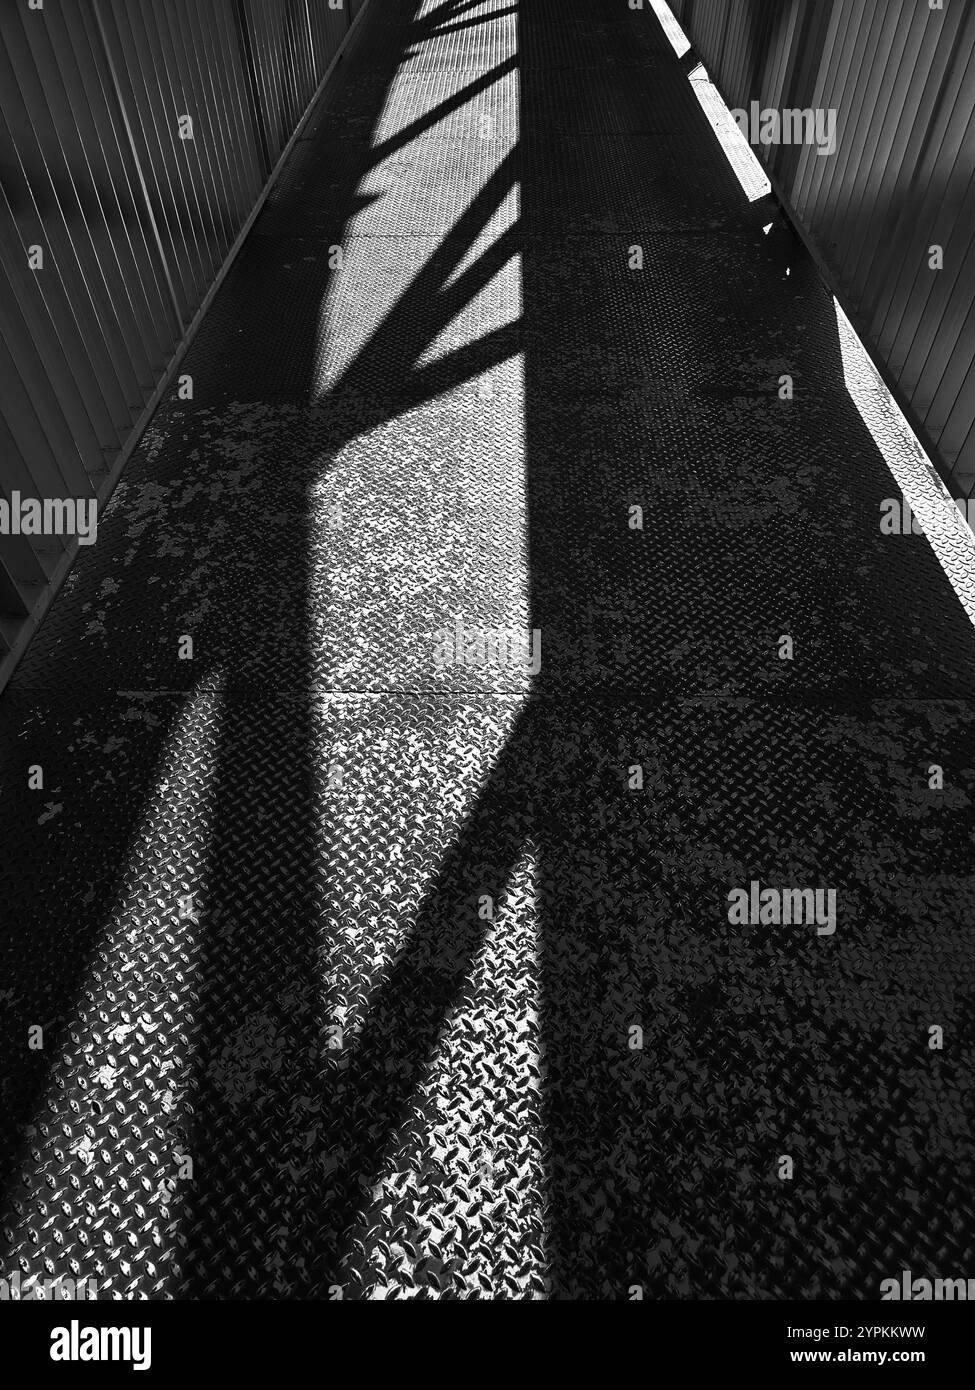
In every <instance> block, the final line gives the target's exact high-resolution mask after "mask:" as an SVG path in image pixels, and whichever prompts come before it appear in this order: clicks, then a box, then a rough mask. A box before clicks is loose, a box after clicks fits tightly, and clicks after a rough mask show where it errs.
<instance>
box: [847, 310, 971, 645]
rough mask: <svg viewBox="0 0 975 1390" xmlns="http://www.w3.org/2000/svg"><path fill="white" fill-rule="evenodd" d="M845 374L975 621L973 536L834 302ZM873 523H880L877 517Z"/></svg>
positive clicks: (853, 396)
mask: <svg viewBox="0 0 975 1390" xmlns="http://www.w3.org/2000/svg"><path fill="white" fill-rule="evenodd" d="M833 304H834V306H835V309H836V323H837V328H838V330H839V340H840V351H841V353H842V357H843V375H844V378H845V381H846V389H847V390H848V391H849V393H850V398H851V399H852V401H853V403H854V405H855V406H856V408H857V410H858V411H859V412H860V417H861V419H862V420H863V423H864V424H865V425H866V427H867V429H868V430H869V431H870V433H871V435H872V436H873V438H874V441H875V443H876V445H877V448H878V449H879V450H880V452H881V454H883V457H884V462H885V463H886V464H887V467H888V468H889V469H890V471H891V473H892V474H893V475H894V478H895V479H896V482H897V485H898V487H899V488H900V490H901V492H902V493H903V495H904V499H905V501H906V502H907V503H908V505H909V506H910V508H911V511H912V512H913V513H914V516H915V517H916V519H917V522H918V525H919V526H920V527H921V529H922V530H923V532H924V534H925V536H927V538H928V540H929V542H930V544H931V548H932V550H933V551H934V553H935V555H936V556H937V557H938V561H939V562H940V564H941V568H942V569H943V570H944V572H945V574H946V575H947V577H948V581H949V583H950V584H951V587H952V588H953V589H954V591H955V593H956V594H957V595H958V598H959V600H960V601H961V604H962V607H963V608H964V609H965V612H966V613H967V614H968V616H969V618H970V619H971V621H972V622H973V623H975V533H973V532H972V530H971V529H970V527H969V526H968V524H967V522H966V521H965V520H964V518H963V517H962V515H961V512H960V511H959V509H958V507H957V506H956V505H955V503H954V502H953V501H952V499H951V496H950V494H949V492H948V490H947V489H946V487H945V485H944V483H943V482H942V481H941V479H940V477H939V476H938V474H937V471H936V470H935V467H934V465H933V463H932V462H931V460H930V459H929V458H928V456H927V454H926V453H925V451H924V447H923V446H922V444H921V442H920V440H919V439H918V437H917V435H916V434H915V433H914V431H913V430H912V429H911V427H910V425H909V424H908V422H907V420H906V418H905V416H904V413H903V411H902V410H901V409H900V407H899V406H898V404H897V402H896V401H895V400H894V398H893V396H892V395H891V394H890V392H889V391H888V389H887V386H886V384H885V382H884V380H883V377H881V375H880V373H879V372H878V371H877V368H876V367H875V366H874V364H873V362H872V361H871V359H870V356H869V354H868V352H867V350H866V348H865V347H864V346H863V343H862V342H861V341H860V339H859V337H858V336H857V333H856V330H855V329H854V327H853V325H852V324H851V323H850V320H849V319H848V318H847V316H846V314H845V313H844V312H843V310H842V308H841V307H840V304H839V302H838V301H837V300H836V299H835V298H834V300H833ZM877 524H878V526H879V524H880V517H879V514H878V518H877Z"/></svg>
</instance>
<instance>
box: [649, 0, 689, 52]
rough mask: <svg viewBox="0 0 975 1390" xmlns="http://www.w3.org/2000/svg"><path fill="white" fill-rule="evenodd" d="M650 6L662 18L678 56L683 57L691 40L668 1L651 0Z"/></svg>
mask: <svg viewBox="0 0 975 1390" xmlns="http://www.w3.org/2000/svg"><path fill="white" fill-rule="evenodd" d="M650 6H651V8H652V10H653V12H654V14H655V15H656V16H657V18H658V19H659V20H660V27H661V29H663V31H664V33H665V34H666V35H667V37H668V39H669V40H670V42H671V46H672V47H673V50H674V52H675V53H676V54H677V56H678V58H683V56H684V54H685V53H687V52H688V51H689V50H690V47H691V41H690V39H689V38H688V37H687V35H686V34H685V33H684V31H683V29H682V28H681V27H680V24H679V23H678V22H677V17H676V15H675V14H674V12H673V10H672V9H671V8H670V6H669V5H668V4H667V3H666V0H650Z"/></svg>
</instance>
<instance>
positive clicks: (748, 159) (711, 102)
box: [689, 63, 772, 203]
mask: <svg viewBox="0 0 975 1390" xmlns="http://www.w3.org/2000/svg"><path fill="white" fill-rule="evenodd" d="M689 76H690V83H691V86H692V87H693V89H694V95H695V96H696V97H697V99H698V101H699V102H700V105H701V110H702V111H703V112H704V114H705V116H707V118H708V121H709V122H710V124H711V129H712V130H713V131H714V133H715V135H716V136H717V137H718V142H719V143H720V145H721V148H722V149H723V150H724V153H725V157H726V159H727V160H728V163H729V164H730V165H731V167H732V169H733V170H734V172H735V176H736V178H737V179H738V182H739V183H740V184H741V186H742V188H743V189H744V190H745V193H746V194H747V196H748V201H749V202H750V203H754V202H756V201H757V199H759V198H764V197H766V196H767V194H769V193H771V191H772V185H771V183H769V178H768V174H766V172H765V170H764V169H763V168H762V166H761V163H760V162H759V159H758V156H757V155H756V154H755V151H754V150H753V149H752V147H751V145H750V144H749V143H748V141H747V139H746V138H745V134H744V132H743V131H742V130H741V129H740V128H739V126H738V123H737V121H736V120H735V118H734V116H732V114H731V112H730V111H729V110H728V107H727V106H726V105H725V102H724V98H723V97H722V95H721V93H720V92H719V91H718V89H717V87H716V86H715V85H714V83H713V82H712V81H711V80H710V78H709V77H708V74H707V71H706V70H705V68H704V65H703V64H702V63H698V65H697V67H696V68H695V69H694V71H693V72H692V73H690V74H689Z"/></svg>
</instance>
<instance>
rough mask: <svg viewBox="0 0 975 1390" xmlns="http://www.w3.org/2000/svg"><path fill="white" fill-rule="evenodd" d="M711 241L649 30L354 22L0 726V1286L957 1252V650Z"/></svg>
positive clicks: (771, 262)
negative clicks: (745, 910)
mask: <svg viewBox="0 0 975 1390" xmlns="http://www.w3.org/2000/svg"><path fill="white" fill-rule="evenodd" d="M769 220H771V215H770V213H769V209H768V207H767V206H766V205H763V204H761V203H759V204H755V205H749V204H748V203H747V202H746V200H745V198H744V195H743V194H742V192H741V190H740V188H739V185H738V183H737V182H736V180H735V178H734V175H733V174H732V173H731V171H730V170H729V168H728V166H727V163H726V162H725V159H724V156H723V155H722V154H721V151H720V149H719V147H718V145H717V144H716V142H715V138H714V135H713V133H712V130H711V128H710V126H709V124H708V121H707V118H706V117H705V116H704V114H703V113H702V112H701V110H700V108H699V106H698V104H697V102H696V100H695V97H694V95H693V93H692V91H691V89H690V86H689V84H688V83H687V81H686V80H685V78H684V76H683V74H682V72H681V70H680V66H679V64H678V62H677V60H676V59H675V58H674V56H673V53H672V50H671V48H670V46H669V44H668V43H667V40H666V38H665V37H664V35H663V33H662V32H661V30H660V28H659V25H658V22H657V20H656V19H655V18H654V16H653V14H652V13H651V12H650V11H649V9H648V10H647V11H646V12H642V11H632V10H630V9H629V8H628V7H627V6H626V5H625V4H623V3H621V2H619V0H615V2H614V0H587V3H583V2H582V0H520V3H518V4H517V5H515V4H513V3H512V0H483V3H473V4H465V3H464V2H463V0H422V3H421V2H420V0H402V3H399V4H393V3H392V2H391V0H372V6H371V9H370V11H369V12H367V13H366V16H365V17H364V19H363V21H362V23H361V25H360V30H359V34H358V38H357V39H356V41H355V43H354V45H353V47H352V48H351V50H350V51H349V53H348V55H347V57H346V59H345V61H344V62H343V64H342V65H341V66H340V69H339V74H338V76H337V78H336V80H335V81H334V82H333V83H332V85H331V86H330V88H329V89H328V90H327V91H326V93H325V94H324V95H323V98H322V99H321V101H320V103H319V106H318V107H317V108H316V110H315V112H314V113H313V116H312V118H311V120H310V122H309V124H308V126H307V127H306V130H305V133H304V138H303V139H302V140H301V141H299V142H298V145H297V147H296V150H295V152H294V154H293V156H292V159H291V161H290V163H289V165H288V167H287V169H286V170H285V172H284V175H283V177H282V178H281V180H280V182H279V184H278V185H277V188H276V191H275V194H274V196H273V197H272V198H271V200H270V201H269V203H268V205H267V207H266V208H265V210H264V212H263V213H262V215H261V217H260V218H259V220H258V222H257V224H256V225H255V228H254V231H253V233H252V234H251V236H250V237H249V239H248V241H247V243H246V245H245V247H244V249H243V251H242V252H241V254H240V256H239V257H238V259H237V261H236V263H235V265H234V267H233V269H232V271H231V273H230V274H229V276H228V277H227V279H226V281H225V283H224V285H223V287H222V289H221V291H220V293H219V295H218V297H217V299H216V301H215V303H214V305H213V306H212V308H211V310H210V312H209V314H208V315H207V318H206V320H205V322H204V324H203V326H202V328H201V330H200V333H199V335H198V337H197V339H196V341H195V343H194V346H193V348H192V350H191V352H190V354H189V356H188V358H187V360H186V362H185V364H184V366H183V368H182V371H183V372H184V373H188V374H189V375H191V376H192V378H193V397H192V399H189V400H185V399H179V398H178V396H177V395H176V393H175V392H174V393H173V395H172V396H171V398H170V399H168V400H167V401H165V402H164V403H163V405H162V406H161V407H160V409H159V411H158V412H157V415H156V417H155V419H154V421H153V423H152V426H151V427H150V429H149V431H148V432H147V434H146V436H145V438H144V441H143V443H142V446H141V448H140V450H139V452H138V454H137V456H136V457H134V458H133V460H132V462H131V465H130V467H129V468H128V470H127V473H126V476H125V480H124V482H123V484H122V485H121V486H120V488H119V489H118V492H117V494H116V496H115V498H114V499H113V502H112V505H111V507H110V509H109V510H108V512H107V513H106V514H105V515H104V516H103V517H102V518H101V519H100V527H99V540H98V544H97V545H96V546H95V547H92V548H91V549H88V550H85V551H83V552H82V555H81V558H80V559H79V561H78V564H77V566H76V568H75V570H74V572H73V574H72V576H71V578H70V580H69V583H68V585H67V586H66V587H65V589H64V590H63V591H62V593H61V595H60V596H59V599H58V601H57V602H56V604H55V605H54V608H53V610H52V612H51V614H50V616H49V617H48V619H47V620H46V622H45V624H44V626H43V629H42V630H41V632H40V634H39V636H38V637H37V639H36V640H35V642H34V643H33V645H32V647H31V649H30V651H29V653H28V655H27V657H26V658H25V660H24V661H23V663H22V665H21V667H20V669H19V671H18V673H17V675H16V678H15V679H14V681H13V682H12V684H11V686H10V687H9V688H8V690H7V691H6V692H5V694H4V696H3V698H2V702H0V718H2V720H3V733H4V737H3V769H2V774H3V775H2V786H3V795H2V797H0V817H2V823H3V832H4V841H5V845H6V853H5V855H4V857H3V863H2V869H0V874H2V890H3V898H4V902H5V903H6V905H7V911H6V914H5V915H6V918H7V925H6V928H5V931H4V933H3V935H2V937H0V1002H2V1009H0V1020H2V1025H0V1026H2V1037H3V1047H2V1049H0V1094H2V1101H3V1106H2V1109H3V1115H4V1125H3V1133H2V1146H0V1152H2V1163H3V1170H2V1171H3V1179H4V1195H3V1200H2V1214H0V1239H2V1245H3V1259H2V1262H0V1273H3V1274H6V1273H8V1272H10V1271H12V1270H14V1269H19V1270H20V1271H21V1272H22V1275H23V1276H25V1277H31V1276H35V1277H38V1278H44V1277H52V1276H56V1275H72V1276H74V1277H86V1278H89V1277H90V1278H94V1279H95V1281H96V1283H97V1285H98V1288H99V1293H100V1296H102V1297H150V1298H186V1297H205V1298H220V1297H224V1298H226V1297H251V1298H276V1297H321V1298H329V1297H331V1298H336V1297H343V1298H352V1299H354V1298H403V1297H410V1298H412V1297H421V1298H430V1297H450V1298H452V1297H495V1298H547V1297H552V1298H575V1299H580V1298H598V1299H627V1298H631V1297H633V1296H634V1294H633V1290H634V1288H635V1287H636V1288H638V1289H639V1290H641V1291H642V1294H643V1296H644V1297H645V1298H693V1297H707V1298H711V1297H716V1298H783V1297H795V1298H836V1297H843V1296H848V1297H854V1298H875V1297H877V1296H878V1293H879V1285H880V1282H881V1280H882V1279H884V1278H887V1277H890V1276H891V1275H896V1274H897V1273H898V1272H899V1271H900V1269H902V1268H905V1267H907V1268H910V1269H912V1270H913V1271H914V1272H915V1274H921V1273H924V1274H927V1275H930V1276H937V1277H951V1276H965V1275H967V1274H969V1273H971V1272H972V1270H973V1269H975V1248H973V1247H975V1236H973V1231H975V1226H973V1219H972V1218H973V1199H972V1195H971V1194H972V1192H973V1181H972V1179H973V1161H972V1160H973V1149H972V1138H971V1109H972V1077H973V1050H975V1032H973V1021H972V1020H973V1010H972V1001H973V988H975V949H973V944H972V935H971V923H972V920H973V911H975V875H973V867H972V853H973V838H975V837H973V831H975V820H973V796H975V726H973V721H972V710H971V703H970V701H971V692H972V690H973V688H975V686H973V677H975V633H973V630H972V626H971V623H970V622H969V620H968V618H967V617H966V615H965V613H964V611H963V608H962V606H961V604H960V602H959V600H958V598H957V597H956V595H955V594H954V592H953V591H952V589H951V587H950V585H949V584H948V581H947V580H946V578H945V576H944V574H943V572H942V570H941V568H940V566H939V564H938V562H937V560H936V558H935V556H934V554H933V552H932V550H931V548H930V546H929V544H928V542H927V541H926V539H925V538H924V537H923V536H905V537H890V536H883V535H882V534H881V532H880V528H879V515H880V513H879V507H880V502H881V501H882V499H884V498H885V497H889V496H891V495H896V487H895V484H894V482H893V480H892V478H891V475H890V472H889V471H888V469H887V467H886V465H885V463H884V461H883V458H882V457H881V454H880V452H879V451H878V448H877V446H876V445H875V443H874V441H873V439H872V438H871V436H870V434H869V433H868V431H867V430H866V428H865V426H864V424H863V421H862V419H861V417H860V414H859V413H858V411H857V409H856V407H855V405H854V404H853V402H852V400H851V398H850V395H849V392H848V390H847V387H846V384H845V381H844V373H843V363H842V360H841V354H840V347H839V342H838V339H837V329H836V319H835V315H834V312H833V307H832V302H831V299H830V297H829V295H828V294H827V293H826V291H825V290H824V289H823V287H822V285H821V283H820V282H819V280H818V278H817V275H816V273H815V271H814V269H813V267H812V266H811V264H810V263H809V261H808V259H807V258H806V257H805V256H804V254H803V253H802V252H801V250H800V249H799V247H798V245H797V244H796V242H795V241H794V240H793V239H792V237H791V236H790V234H789V233H788V232H787V231H786V230H785V229H784V228H783V227H782V226H780V225H779V224H778V223H777V222H776V225H775V227H774V229H773V231H772V232H771V233H770V234H769V235H766V234H765V233H764V231H763V225H764V224H767V223H768V221H769ZM634 246H639V247H641V248H642V251H643V258H644V268H643V269H642V270H641V271H635V270H631V269H630V268H629V266H630V259H631V253H632V249H633V247H634ZM787 272H788V273H787ZM784 374H789V375H791V376H792V377H793V379H794V382H795V399H794V400H793V401H791V402H784V401H782V400H780V399H779V393H778V384H779V378H780V377H781V376H782V375H784ZM634 508H641V509H642V517H643V525H642V529H637V528H635V527H634V526H633V524H632V521H633V518H634V516H635V515H636V513H634V511H633V509H634ZM458 617H460V618H461V619H462V621H463V622H464V624H466V625H467V627H468V628H482V629H483V628H489V629H498V630H507V629H515V630H517V631H518V632H526V631H529V630H532V629H537V630H539V631H540V633H541V669H540V670H539V671H538V672H537V673H534V674H533V673H532V672H530V671H529V670H527V669H526V668H525V666H524V664H522V665H517V664H512V663H511V662H510V661H509V662H508V663H507V664H504V663H486V664H484V663H482V664H463V665H458V664H454V665H450V664H444V662H443V661H442V659H440V655H442V653H439V643H440V634H442V633H444V632H449V631H451V630H452V628H453V625H454V623H455V620H456V619H457V618H458ZM783 635H788V636H790V637H791V638H792V639H793V642H794V652H793V658H792V660H782V659H780V656H779V649H780V639H781V638H782V636H783ZM186 638H192V657H191V659H184V658H185V656H186V651H187V648H186V641H185V639H186ZM181 652H182V654H183V655H182V656H181ZM438 653H439V655H438ZM509 655H510V653H509ZM935 765H937V766H938V767H939V768H941V769H943V786H942V787H937V777H936V776H935V775H934V774H932V771H931V769H932V768H933V767H934V766H935ZM37 768H40V769H42V770H43V786H41V787H36V786H34V785H32V784H33V783H36V781H37V773H36V769H37ZM932 782H934V783H935V787H936V788H937V789H935V788H933V787H932V785H931V783H932ZM752 880H759V881H760V882H761V884H762V885H763V886H766V885H767V886H783V887H785V886H788V887H796V888H827V887H828V888H831V889H835V891H836V894H837V898H836V902H837V912H836V930H835V932H834V933H833V934H829V935H825V934H824V935H819V934H818V933H817V931H816V929H815V927H813V926H809V925H803V926H770V925H767V926H762V925H751V926H740V925H737V924H732V923H731V922H730V921H729V916H728V907H727V904H728V894H729V892H731V890H732V889H734V888H736V887H740V886H745V887H747V886H748V885H749V884H750V882H751V881H752ZM38 1027H39V1028H40V1029H42V1030H43V1031H42V1033H41V1034H38V1033H37V1031H36V1030H37V1028H38ZM933 1028H938V1029H941V1030H943V1037H942V1042H943V1046H941V1047H940V1048H938V1047H932V1046H931V1042H932V1041H933V1040H934V1035H932V1033H931V1031H930V1030H931V1029H933ZM634 1030H639V1031H634ZM636 1044H641V1045H636ZM784 1156H788V1157H789V1158H790V1159H791V1161H792V1165H793V1167H792V1172H791V1176H783V1174H784V1171H785V1169H784V1167H783V1158H784Z"/></svg>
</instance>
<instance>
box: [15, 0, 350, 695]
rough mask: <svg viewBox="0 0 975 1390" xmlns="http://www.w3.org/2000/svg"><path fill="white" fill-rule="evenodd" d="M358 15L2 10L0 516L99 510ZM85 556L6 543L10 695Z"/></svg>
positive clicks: (310, 8)
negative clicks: (52, 505) (63, 507)
mask: <svg viewBox="0 0 975 1390" xmlns="http://www.w3.org/2000/svg"><path fill="white" fill-rule="evenodd" d="M356 8H357V9H361V8H362V6H361V4H360V5H358V6H357V7H356ZM352 18H353V13H352V10H351V8H350V5H349V0H206V3H205V4H201V3H199V0H44V3H43V5H42V6H41V7H40V8H34V7H32V5H31V3H30V0H0V383H2V394H0V496H2V498H3V501H4V503H5V504H6V506H7V508H8V509H10V510H11V511H12V508H11V504H12V502H13V500H14V498H15V496H19V497H20V498H21V499H38V500H39V501H41V502H43V501H44V500H45V499H47V500H51V499H56V498H57V499H62V498H72V499H92V498H94V499H96V500H97V501H98V503H99V504H100V505H103V504H104V503H105V502H106V501H107V499H108V496H109V495H110V493H111V490H112V488H113V486H114V484H115V482H116V480H117V476H118V472H119V469H120V467H121V465H122V464H123V463H124V460H125V458H126V457H127V456H128V453H129V452H130V451H131V448H132V447H133V445H134V442H135V440H136V439H137V438H138V435H139V433H140V432H141V430H142V428H144V426H145V423H146V420H147V418H148V413H149V412H150V411H151V409H152V407H153V405H154V404H155V401H156V400H157V399H158V396H159V394H160V391H161V390H162V388H163V387H164V385H165V383H166V382H167V381H168V379H169V378H170V377H171V375H172V372H173V369H174V366H175V363H176V362H177V361H178V358H179V356H180V355H181V353H182V351H183V349H184V348H185V346H186V343H187V341H188V337H189V335H190V334H191V332H192V330H193V328H194V326H195V320H196V319H198V317H199V313H200V310H201V306H203V304H204V302H205V300H206V298H207V296H208V295H209V294H210V293H212V290H213V287H214V285H215V283H216V281H217V279H218V278H219V276H220V274H221V273H222V270H223V268H225V266H226V263H227V259H228V256H229V254H230V253H231V252H232V250H233V248H234V246H235V244H236V242H237V241H238V239H239V237H240V234H241V232H242V230H243V229H244V228H245V226H246V225H247V223H248V221H249V219H250V218H251V217H252V216H253V214H254V212H255V211H256V209H257V207H258V206H259V204H260V201H261V199H262V197H263V194H264V192H265V191H266V189H267V186H268V183H269V180H270V179H271V178H272V177H273V174H274V172H275V170H276V165H277V164H278V161H279V160H280V158H281V155H282V153H283V151H284V150H285V148H286V146H287V145H288V142H289V140H290V139H291V138H292V136H293V135H294V133H295V131H296V129H297V127H298V125H299V124H300V123H301V121H302V119H303V118H304V116H305V114H306V112H307V111H308V108H309V104H310V103H311V101H312V99H313V97H314V96H315V94H316V92H317V90H318V88H319V86H320V84H321V82H322V80H323V78H324V76H325V74H326V73H327V71H328V69H329V66H330V64H331V63H332V62H333V61H334V59H335V57H336V55H337V53H338V51H339V49H340V47H341V45H342V43H343V42H344V40H345V37H346V35H347V33H348V32H349V28H350V25H351V22H352ZM9 519H10V518H9V516H8V517H7V520H8V522H9ZM76 549H77V541H76V539H75V537H73V536H71V535H67V534H62V535H58V534H52V535H37V536H35V535H25V534H11V533H9V525H8V527H7V528H6V533H0V685H2V684H3V681H4V680H5V679H6V678H7V677H8V676H9V673H10V670H11V669H12V664H13V661H14V660H15V659H16V657H17V655H19V652H20V650H21V649H22V647H23V645H24V643H25V641H26V640H27V638H28V637H29V634H30V632H31V631H32V629H33V627H34V626H36V623H37V621H39V618H40V617H41V616H42V614H43V612H44V611H45V609H46V607H47V605H48V603H49V602H50V599H51V596H52V594H53V592H54V590H55V588H56V587H57V585H58V584H59V583H60V582H61V581H62V580H63V578H64V576H65V575H66V573H67V570H68V568H69V566H70V563H71V561H72V559H73V557H74V554H75V552H76Z"/></svg>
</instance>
